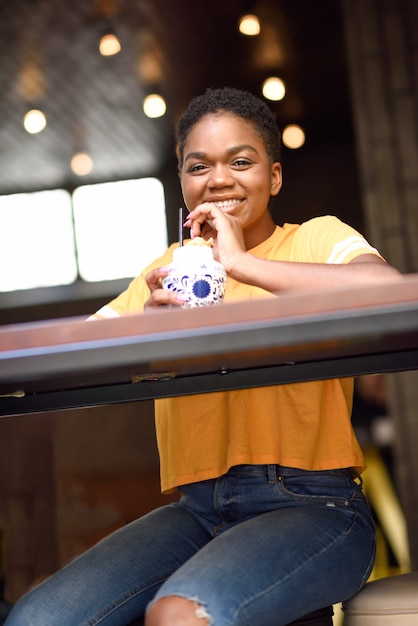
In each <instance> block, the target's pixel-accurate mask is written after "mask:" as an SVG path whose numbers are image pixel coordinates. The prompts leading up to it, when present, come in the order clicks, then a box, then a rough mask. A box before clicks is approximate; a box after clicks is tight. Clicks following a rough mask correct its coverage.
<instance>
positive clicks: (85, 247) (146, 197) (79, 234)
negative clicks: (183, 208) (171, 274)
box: [73, 178, 167, 281]
mask: <svg viewBox="0 0 418 626" xmlns="http://www.w3.org/2000/svg"><path fill="white" fill-rule="evenodd" d="M73 205H74V223H75V236H76V245H77V256H78V266H79V272H80V276H81V277H82V278H83V279H84V280H87V281H100V280H113V279H117V278H127V277H132V276H136V275H137V274H139V273H140V272H141V270H143V269H144V267H145V266H146V265H148V263H150V262H151V261H153V260H154V259H155V258H156V257H157V256H159V255H160V254H161V253H162V252H163V251H164V250H165V249H166V247H167V223H166V212H165V200H164V190H163V186H162V184H161V182H160V181H159V180H157V179H156V178H143V179H139V180H125V181H119V182H114V183H103V184H97V185H86V186H84V187H79V188H78V189H76V190H75V192H74V195H73Z"/></svg>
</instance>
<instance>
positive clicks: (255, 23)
mask: <svg viewBox="0 0 418 626" xmlns="http://www.w3.org/2000/svg"><path fill="white" fill-rule="evenodd" d="M238 30H239V32H240V33H241V34H242V35H247V36H248V37H254V36H255V35H259V34H260V30H261V27H260V20H259V19H258V17H257V16H256V15H254V14H252V13H248V14H247V15H242V16H241V17H240V19H239V22H238Z"/></svg>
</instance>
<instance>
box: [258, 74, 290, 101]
mask: <svg viewBox="0 0 418 626" xmlns="http://www.w3.org/2000/svg"><path fill="white" fill-rule="evenodd" d="M261 91H262V93H263V96H264V97H265V98H267V100H274V101H278V100H283V98H284V97H285V94H286V85H285V84H284V82H283V81H282V79H281V78H278V77H277V76H270V78H267V79H266V80H265V81H264V83H263V85H262V88H261Z"/></svg>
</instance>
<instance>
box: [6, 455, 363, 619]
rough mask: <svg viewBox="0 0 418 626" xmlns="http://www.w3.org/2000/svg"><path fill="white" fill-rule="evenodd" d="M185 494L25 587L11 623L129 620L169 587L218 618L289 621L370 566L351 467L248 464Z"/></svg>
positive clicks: (347, 586) (336, 594)
mask: <svg viewBox="0 0 418 626" xmlns="http://www.w3.org/2000/svg"><path fill="white" fill-rule="evenodd" d="M181 492H182V494H183V495H182V498H181V499H180V502H178V503H174V504H169V505H167V506H164V507H161V508H159V509H157V510H155V511H152V512H151V513H149V514H148V515H145V516H144V517H142V518H140V519H138V520H136V521H134V522H132V523H131V524H128V525H127V526H125V527H123V528H121V529H120V530H118V531H116V532H115V533H113V534H112V535H110V536H109V537H107V538H105V539H104V540H102V541H101V542H100V543H98V544H97V545H96V546H94V547H93V548H91V549H90V550H89V551H87V552H86V553H85V554H83V555H82V556H80V557H79V558H77V559H76V560H74V561H72V562H71V563H70V564H69V565H67V566H66V567H65V568H63V569H62V570H60V571H59V572H58V573H57V574H55V575H53V576H52V577H50V578H49V579H48V580H46V581H45V582H44V583H42V584H41V585H39V586H38V587H36V588H35V589H33V590H32V591H30V592H29V593H28V594H27V595H26V596H24V597H23V598H22V599H21V600H20V601H19V602H18V603H17V604H16V606H15V607H14V609H13V610H12V612H11V613H10V615H9V617H8V619H7V620H6V626H57V625H58V624H59V626H93V625H95V624H101V625H102V626H116V625H125V626H126V625H128V624H130V622H131V621H133V620H134V619H136V618H140V617H141V616H143V615H144V612H145V611H146V607H147V605H148V604H149V603H150V602H152V601H155V600H156V599H158V598H161V597H164V596H169V595H180V596H183V597H185V598H189V599H193V600H195V601H196V602H197V603H199V604H200V605H201V606H202V607H204V609H205V610H206V612H207V614H208V615H209V616H210V623H211V624H214V625H215V626H232V625H234V626H236V625H240V626H241V625H245V626H254V624H257V626H285V625H287V624H289V622H292V621H293V620H295V619H297V618H298V617H301V616H302V615H304V614H306V613H310V612H311V611H315V610H317V609H319V608H321V607H323V606H327V605H330V604H334V603H336V602H339V601H342V600H345V599H347V598H350V597H351V596H352V595H354V594H355V593H356V592H357V591H358V590H359V589H360V588H361V587H362V585H363V584H364V583H365V582H366V580H367V578H368V576H369V574H370V572H371V569H372V566H373V562H374V554H375V532H374V524H373V521H372V519H371V515H370V511H369V507H368V504H367V502H366V500H365V498H364V496H363V494H362V490H361V486H360V484H359V481H358V480H353V479H352V478H351V475H350V473H349V471H348V470H335V471H321V472H306V471H303V470H298V469H291V468H286V467H281V466H277V465H242V466H237V467H233V468H231V469H230V470H229V471H228V473H227V474H225V475H224V476H221V477H220V478H218V479H214V480H207V481H203V482H200V483H195V484H191V485H185V486H183V487H182V488H181ZM136 623H139V622H136Z"/></svg>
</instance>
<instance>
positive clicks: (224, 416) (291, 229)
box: [96, 216, 379, 492]
mask: <svg viewBox="0 0 418 626" xmlns="http://www.w3.org/2000/svg"><path fill="white" fill-rule="evenodd" d="M176 245H177V244H174V245H173V246H171V247H170V248H169V249H168V250H167V251H166V253H165V254H164V255H163V256H162V257H160V258H159V259H157V260H156V261H154V262H153V263H152V264H151V265H150V266H148V267H147V268H146V269H145V270H144V272H142V274H141V275H140V276H138V277H137V278H135V279H134V280H133V281H132V282H131V284H130V285H129V287H128V289H127V290H126V291H125V292H123V293H122V294H121V295H120V296H118V297H117V298H116V299H115V300H113V301H112V302H110V303H109V304H108V305H106V306H105V307H103V308H102V309H100V310H99V311H98V312H97V314H96V317H98V318H100V317H114V316H119V315H123V314H126V313H133V312H138V311H141V310H143V306H144V303H145V301H146V300H147V299H148V296H149V290H148V287H147V285H146V282H145V275H146V274H147V273H148V272H149V271H150V270H151V269H152V268H154V267H162V266H165V265H167V264H168V263H170V261H171V258H172V251H173V249H174V248H175V247H176ZM250 253H251V254H253V255H255V256H257V257H260V258H264V259H270V260H280V261H296V262H310V263H348V262H349V261H351V260H352V259H353V258H355V257H356V256H358V255H360V254H370V253H372V254H376V255H378V254H379V253H378V252H377V251H376V250H375V249H374V248H372V246H370V244H368V242H367V241H366V240H365V239H364V238H363V237H362V236H361V235H360V234H359V233H358V232H357V231H355V230H354V229H352V228H351V227H349V226H347V225H346V224H344V223H342V222H341V221H340V220H338V219H337V218H335V217H332V216H323V217H319V218H314V219H312V220H309V221H308V222H305V223H304V224H302V225H298V224H284V226H283V227H279V226H277V227H276V229H275V231H274V233H273V234H272V235H271V237H269V238H268V239H267V240H266V241H264V242H262V243H261V244H260V245H258V246H257V247H255V248H253V249H252V250H250ZM266 297H277V296H275V295H273V294H271V293H269V292H266V291H264V290H263V289H260V288H258V287H253V286H251V285H245V284H243V283H238V282H237V281H235V280H233V279H231V278H229V277H228V280H227V285H226V291H225V300H226V301H232V300H248V299H254V298H266ZM352 395H353V379H352V378H345V379H332V380H323V381H313V382H303V383H296V384H287V385H278V386H277V387H274V386H272V387H263V388H260V387H258V388H254V389H240V390H232V391H226V392H217V393H211V394H198V395H193V396H187V397H176V398H165V399H161V400H156V402H155V409H156V411H155V419H156V432H157V442H158V449H159V454H160V464H161V488H162V491H163V492H170V491H172V490H174V489H175V488H176V487H178V486H179V485H182V484H187V483H191V482H197V481H200V480H206V479H209V478H215V477H217V476H220V475H221V474H223V473H225V472H226V471H227V470H228V469H229V468H230V467H232V466H233V465H239V464H264V463H277V464H279V465H285V466H290V467H298V468H302V469H308V470H321V469H335V468H343V467H354V468H356V469H357V471H360V472H361V471H362V470H363V469H364V458H363V455H362V452H361V449H360V446H359V444H358V442H357V439H356V436H355V434H354V431H353V428H352V425H351V420H350V416H351V409H352Z"/></svg>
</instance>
